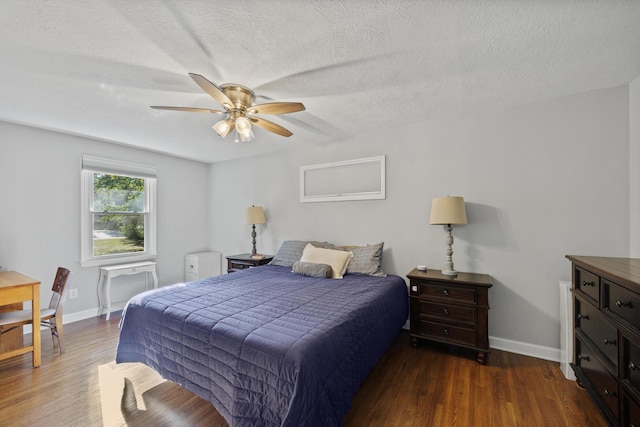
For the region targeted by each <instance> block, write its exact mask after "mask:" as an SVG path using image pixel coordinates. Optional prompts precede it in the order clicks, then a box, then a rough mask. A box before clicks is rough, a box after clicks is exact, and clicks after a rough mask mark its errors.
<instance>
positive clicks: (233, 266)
mask: <svg viewBox="0 0 640 427" xmlns="http://www.w3.org/2000/svg"><path fill="white" fill-rule="evenodd" d="M226 258H227V273H233V272H234V271H238V270H244V269H245V268H251V267H257V266H259V265H265V264H269V263H270V262H271V260H272V259H273V255H265V256H264V258H263V259H253V258H251V254H240V255H230V256H228V257H226Z"/></svg>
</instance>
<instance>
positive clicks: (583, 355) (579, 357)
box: [578, 354, 589, 361]
mask: <svg viewBox="0 0 640 427" xmlns="http://www.w3.org/2000/svg"><path fill="white" fill-rule="evenodd" d="M578 360H586V361H589V356H587V355H586V354H579V355H578Z"/></svg>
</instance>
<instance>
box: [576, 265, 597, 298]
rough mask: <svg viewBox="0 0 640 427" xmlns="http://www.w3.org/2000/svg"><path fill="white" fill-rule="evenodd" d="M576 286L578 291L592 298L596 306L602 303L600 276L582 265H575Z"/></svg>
mask: <svg viewBox="0 0 640 427" xmlns="http://www.w3.org/2000/svg"><path fill="white" fill-rule="evenodd" d="M574 274H575V277H574V280H575V282H574V286H575V289H576V290H577V291H580V292H582V293H584V294H585V295H586V296H588V297H589V298H591V299H592V300H593V302H594V303H595V304H596V306H599V305H600V277H599V276H597V275H595V274H593V273H592V272H590V271H587V270H584V269H582V268H580V267H575V272H574Z"/></svg>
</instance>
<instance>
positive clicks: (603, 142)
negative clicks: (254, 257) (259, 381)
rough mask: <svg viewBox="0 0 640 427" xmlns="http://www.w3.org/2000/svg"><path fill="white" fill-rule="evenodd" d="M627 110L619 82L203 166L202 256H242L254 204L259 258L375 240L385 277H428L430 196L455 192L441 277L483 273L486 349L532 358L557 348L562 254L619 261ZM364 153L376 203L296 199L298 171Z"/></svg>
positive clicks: (435, 242) (433, 261) (433, 240)
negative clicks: (291, 245)
mask: <svg viewBox="0 0 640 427" xmlns="http://www.w3.org/2000/svg"><path fill="white" fill-rule="evenodd" d="M628 108H629V98H628V88H627V87H626V86H624V87H617V88H613V89H606V90H599V91H594V92H589V93H584V94H579V95H574V96H568V97H564V98H560V99H555V100H552V101H548V102H543V103H538V104H533V105H525V106H519V107H515V108H511V109H508V110H505V111H499V112H492V113H483V114H471V115H464V116H462V115H461V116H458V117H452V118H448V119H442V120H438V121H433V122H426V123H417V124H415V125H413V126H406V127H401V128H391V129H387V130H385V129H382V130H380V129H379V130H376V131H375V132H371V133H369V134H366V135H361V136H359V137H357V138H354V139H352V140H349V141H338V142H335V143H333V144H330V145H327V146H317V147H314V148H311V149H306V148H305V149H302V148H301V149H299V150H295V151H293V152H287V153H275V154H272V155H268V156H259V157H253V158H249V159H243V160H234V161H228V162H222V163H216V164H213V165H212V166H211V170H210V187H211V188H210V191H211V197H210V203H211V207H210V210H211V219H212V226H211V228H210V246H211V247H212V249H214V250H219V251H221V252H223V254H224V255H231V254H233V253H242V252H248V251H249V250H250V247H251V246H250V228H249V226H245V225H244V224H243V223H242V222H243V210H244V208H245V207H247V206H250V205H251V204H256V205H263V206H264V207H265V211H266V215H267V222H268V223H267V224H266V225H264V226H258V230H257V231H258V250H259V251H261V252H265V253H274V251H276V250H277V249H278V247H279V245H280V243H281V242H282V241H283V240H286V239H315V240H328V241H330V242H332V243H337V244H365V243H375V242H379V241H384V242H385V248H386V250H385V253H384V257H385V261H384V268H385V270H386V271H387V272H388V273H395V274H398V275H400V276H403V277H404V276H405V275H406V274H407V273H408V272H409V271H410V270H411V269H412V268H413V267H414V266H416V265H418V264H426V265H427V266H428V267H429V268H442V266H443V263H444V258H445V246H444V232H443V230H442V228H441V227H440V226H430V225H429V224H428V214H429V209H430V204H431V199H432V198H433V197H437V196H444V195H460V196H464V197H465V201H466V202H467V214H468V219H469V224H468V225H465V226H458V227H455V228H454V231H453V233H454V236H455V243H454V261H455V267H456V269H457V270H459V271H474V272H481V273H488V274H491V275H492V277H493V280H494V286H493V288H492V289H491V292H490V303H491V311H490V335H491V336H492V337H493V343H494V345H495V344H496V343H498V345H500V343H502V344H509V343H510V342H511V341H515V342H519V343H524V344H525V345H528V346H529V347H530V348H529V350H531V351H533V352H535V347H536V346H542V347H541V349H539V350H540V351H539V352H538V354H543V353H545V352H546V351H547V350H553V349H558V348H559V342H560V341H559V340H560V338H559V330H560V327H559V306H558V298H559V297H558V280H559V279H563V280H569V279H570V277H571V274H570V264H569V261H568V260H566V259H565V258H564V256H565V255H566V254H582V255H606V256H628V252H629V247H630V246H629V197H628V196H629V161H628V156H629V143H628V141H629V111H628ZM311 113H312V114H313V111H311ZM252 143H254V144H259V143H260V137H259V135H257V136H256V140H255V142H252ZM290 143H291V144H295V141H292V142H290ZM377 155H386V156H387V157H386V158H387V198H386V200H381V201H354V202H325V203H300V202H299V201H298V191H299V185H298V174H299V167H300V166H302V165H309V164H318V163H325V162H331V161H339V160H347V159H355V158H362V157H369V156H377ZM532 349H533V350H532Z"/></svg>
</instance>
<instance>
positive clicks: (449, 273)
mask: <svg viewBox="0 0 640 427" xmlns="http://www.w3.org/2000/svg"><path fill="white" fill-rule="evenodd" d="M440 274H442V275H443V276H457V275H458V272H457V271H455V270H442V271H441V272H440Z"/></svg>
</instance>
